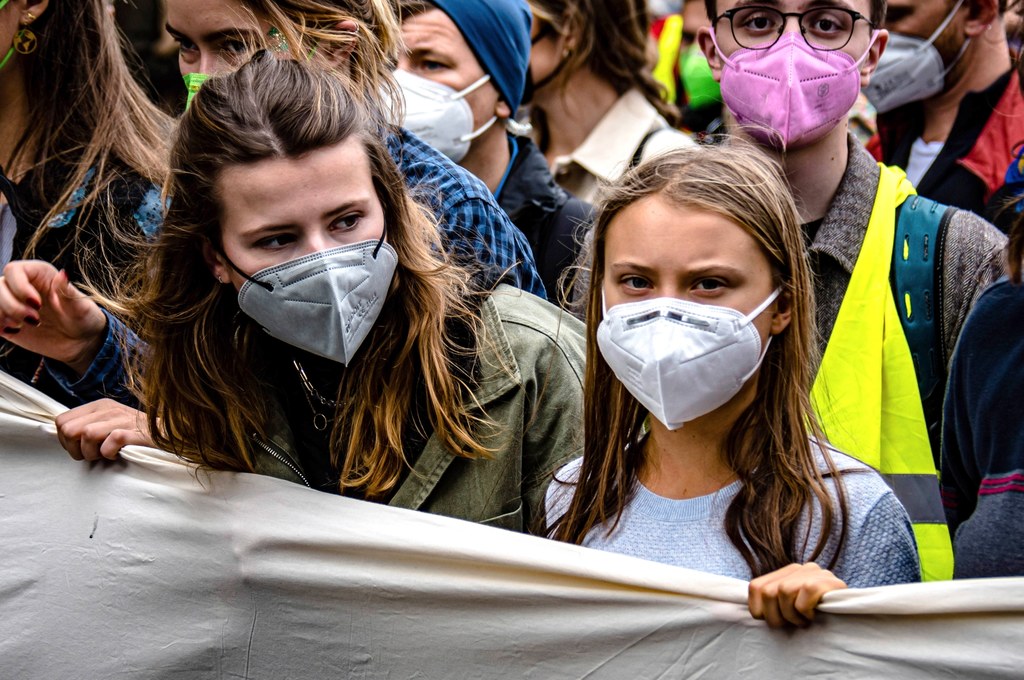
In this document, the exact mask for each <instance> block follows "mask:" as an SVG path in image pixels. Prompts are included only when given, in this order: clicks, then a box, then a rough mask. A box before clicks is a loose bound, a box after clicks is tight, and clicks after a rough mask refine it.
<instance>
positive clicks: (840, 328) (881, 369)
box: [811, 166, 953, 580]
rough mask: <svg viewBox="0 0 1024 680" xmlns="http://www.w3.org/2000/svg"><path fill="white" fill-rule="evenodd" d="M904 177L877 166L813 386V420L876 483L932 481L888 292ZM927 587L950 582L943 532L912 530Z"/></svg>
mask: <svg viewBox="0 0 1024 680" xmlns="http://www.w3.org/2000/svg"><path fill="white" fill-rule="evenodd" d="M915 193H916V191H915V190H914V187H913V185H911V184H910V182H909V181H908V180H907V179H906V174H905V173H904V172H903V171H902V170H899V169H896V168H888V167H885V166H882V168H881V177H880V179H879V184H878V193H877V194H876V196H875V204H874V208H873V209H872V214H871V221H870V223H869V224H868V229H867V233H866V234H865V236H864V244H863V245H862V246H861V250H860V254H859V255H858V257H857V263H856V265H855V266H854V269H853V274H852V275H851V277H850V285H849V287H848V288H847V291H846V295H845V296H844V297H843V302H842V305H841V306H840V308H839V316H838V318H837V319H836V325H835V328H834V330H833V331H832V335H831V337H830V338H829V342H828V346H827V348H826V349H825V356H824V357H823V358H822V363H821V368H820V370H819V371H818V376H817V378H816V379H815V382H814V388H813V390H812V394H811V397H812V400H813V403H814V409H815V412H816V413H817V414H818V418H819V419H820V421H821V424H822V427H823V428H824V430H825V434H826V436H827V437H828V439H829V441H830V442H831V443H832V444H833V445H834V446H836V447H837V448H839V449H841V450H843V451H845V452H847V453H849V454H850V455H852V456H854V457H856V458H857V459H859V460H861V461H863V462H864V463H867V464H868V465H870V466H872V467H874V468H875V469H876V470H878V471H879V472H881V473H882V474H883V475H901V474H903V475H925V474H930V475H935V474H936V470H935V463H934V459H933V458H932V451H931V445H930V443H929V440H928V430H927V426H926V424H925V418H924V410H923V407H922V405H921V395H920V392H919V391H918V386H917V377H916V374H915V371H914V362H913V359H912V358H911V354H910V348H909V346H908V345H907V339H906V336H905V335H904V333H903V327H902V325H901V324H900V318H899V312H898V311H897V309H896V303H895V301H894V300H893V296H892V290H891V287H890V284H889V273H890V269H891V267H892V252H893V251H892V249H893V242H894V239H895V233H896V209H897V208H898V207H899V206H900V205H901V204H902V203H903V202H904V201H905V200H906V199H907V198H908V197H909V196H911V195H913V194H915ZM914 531H915V534H916V536H917V541H918V551H919V553H920V555H921V569H922V575H923V577H924V578H925V579H926V580H937V579H945V578H952V576H953V557H952V547H951V544H950V540H949V532H948V530H947V528H946V526H945V525H942V524H915V525H914Z"/></svg>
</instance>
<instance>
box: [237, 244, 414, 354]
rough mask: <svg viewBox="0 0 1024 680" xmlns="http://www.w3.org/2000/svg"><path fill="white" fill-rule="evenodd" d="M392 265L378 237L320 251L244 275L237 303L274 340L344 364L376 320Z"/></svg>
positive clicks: (393, 258) (390, 250) (394, 260)
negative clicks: (250, 274)
mask: <svg viewBox="0 0 1024 680" xmlns="http://www.w3.org/2000/svg"><path fill="white" fill-rule="evenodd" d="M397 266H398V256H397V255H396V254H395V251H394V249H393V248H392V247H391V246H390V245H388V244H387V243H385V242H384V241H383V239H373V240H372V241H362V242H360V243H353V244H352V245H348V246H342V247H340V248H331V249H330V250H322V251H320V252H318V253H313V254H312V255H306V256H305V257H300V258H298V259H296V260H291V261H289V262H284V263H282V264H279V265H275V266H273V267H268V268H267V269H261V270H260V271H258V272H256V273H255V274H253V275H252V276H247V277H246V278H247V279H248V280H247V281H246V282H245V283H244V284H243V285H242V287H241V288H240V289H239V290H238V306H239V307H240V308H241V309H242V311H243V312H245V313H246V314H247V315H249V316H250V317H252V319H253V320H254V321H256V323H258V324H260V326H262V327H263V328H264V330H266V331H267V333H269V334H270V335H272V336H274V337H275V338H277V339H278V340H280V341H282V342H286V343H288V344H289V345H292V346H293V347H298V348H300V349H304V350H306V351H307V352H311V353H313V354H316V355H317V356H321V357H324V358H325V359H331V360H332V361H337V362H339V363H341V364H344V365H346V366H347V365H348V364H349V362H351V361H352V357H353V356H354V355H355V353H356V350H358V349H359V346H360V345H361V344H362V342H363V340H365V339H366V336H367V335H368V334H369V333H370V330H371V329H372V328H373V324H374V323H375V322H376V321H377V317H378V316H379V315H380V312H381V309H382V308H383V307H384V300H385V299H386V298H387V294H388V289H389V288H390V287H391V279H392V278H393V277H394V274H395V269H396V268H397Z"/></svg>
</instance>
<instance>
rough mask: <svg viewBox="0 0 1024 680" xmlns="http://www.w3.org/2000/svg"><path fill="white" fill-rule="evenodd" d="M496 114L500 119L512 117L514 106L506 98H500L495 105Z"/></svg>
mask: <svg viewBox="0 0 1024 680" xmlns="http://www.w3.org/2000/svg"><path fill="white" fill-rule="evenodd" d="M494 115H495V116H497V118H498V120H506V119H508V118H511V117H512V107H511V106H509V105H508V102H506V101H505V100H504V99H498V102H497V103H496V104H495V105H494Z"/></svg>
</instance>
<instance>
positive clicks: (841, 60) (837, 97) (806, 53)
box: [711, 31, 877, 150]
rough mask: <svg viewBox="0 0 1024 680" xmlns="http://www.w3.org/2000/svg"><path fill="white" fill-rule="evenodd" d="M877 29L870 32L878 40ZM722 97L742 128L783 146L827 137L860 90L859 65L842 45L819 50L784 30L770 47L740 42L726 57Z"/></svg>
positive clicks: (719, 49) (768, 142) (786, 146)
mask: <svg viewBox="0 0 1024 680" xmlns="http://www.w3.org/2000/svg"><path fill="white" fill-rule="evenodd" d="M876 36H877V32H875V33H873V34H872V36H871V44H874V42H875V38H876ZM711 39H712V40H713V41H714V43H715V49H716V50H718V54H719V56H720V57H721V59H722V61H723V62H724V63H725V67H724V68H723V70H722V100H723V101H724V102H725V105H726V106H727V107H729V111H731V112H732V114H733V115H734V116H735V117H736V121H737V122H738V123H739V124H740V125H741V126H743V127H744V131H745V132H747V133H748V134H749V135H751V136H752V137H754V138H755V139H756V140H757V141H759V142H761V143H762V144H765V145H768V146H774V147H777V148H781V149H782V150H786V149H792V148H797V147H800V146H806V145H807V144H810V143H812V142H816V141H817V140H819V139H821V138H822V137H824V136H825V135H826V134H828V133H829V132H830V131H831V130H833V129H834V128H835V127H836V125H838V124H839V122H840V121H842V120H844V119H845V118H846V117H847V115H848V114H849V113H850V109H851V108H852V107H853V105H854V103H855V102H856V101H857V95H858V94H859V93H860V71H859V69H860V65H861V63H863V61H864V59H866V58H867V55H868V50H870V49H871V45H869V46H868V50H865V51H864V56H862V57H861V58H860V59H859V60H857V61H854V59H853V57H851V56H850V55H848V54H846V53H845V52H843V51H842V50H832V51H824V50H816V49H814V48H813V47H811V46H810V45H808V44H807V42H806V41H805V40H804V38H803V36H801V35H800V33H799V32H796V31H791V32H788V33H784V34H783V35H782V37H780V38H779V41H778V42H777V43H775V44H774V45H772V46H771V47H770V48H769V49H766V50H751V49H747V48H740V49H738V50H736V51H735V52H733V53H732V56H729V57H726V56H725V55H724V54H723V53H722V50H721V48H720V47H719V46H718V41H717V39H716V38H715V33H714V31H712V32H711Z"/></svg>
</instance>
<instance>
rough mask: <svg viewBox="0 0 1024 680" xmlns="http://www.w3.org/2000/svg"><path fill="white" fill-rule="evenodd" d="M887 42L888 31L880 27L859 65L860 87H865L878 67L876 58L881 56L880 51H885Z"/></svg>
mask: <svg viewBox="0 0 1024 680" xmlns="http://www.w3.org/2000/svg"><path fill="white" fill-rule="evenodd" d="M888 44H889V31H886V30H885V29H882V30H881V31H879V32H878V36H877V37H876V38H875V42H874V43H873V44H872V45H871V48H870V49H868V54H867V56H866V57H864V63H862V64H861V65H860V86H861V88H865V87H867V85H868V83H869V82H870V81H871V74H872V73H874V72H875V69H876V68H878V60H879V59H881V58H882V53H883V52H885V46H886V45H888Z"/></svg>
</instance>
